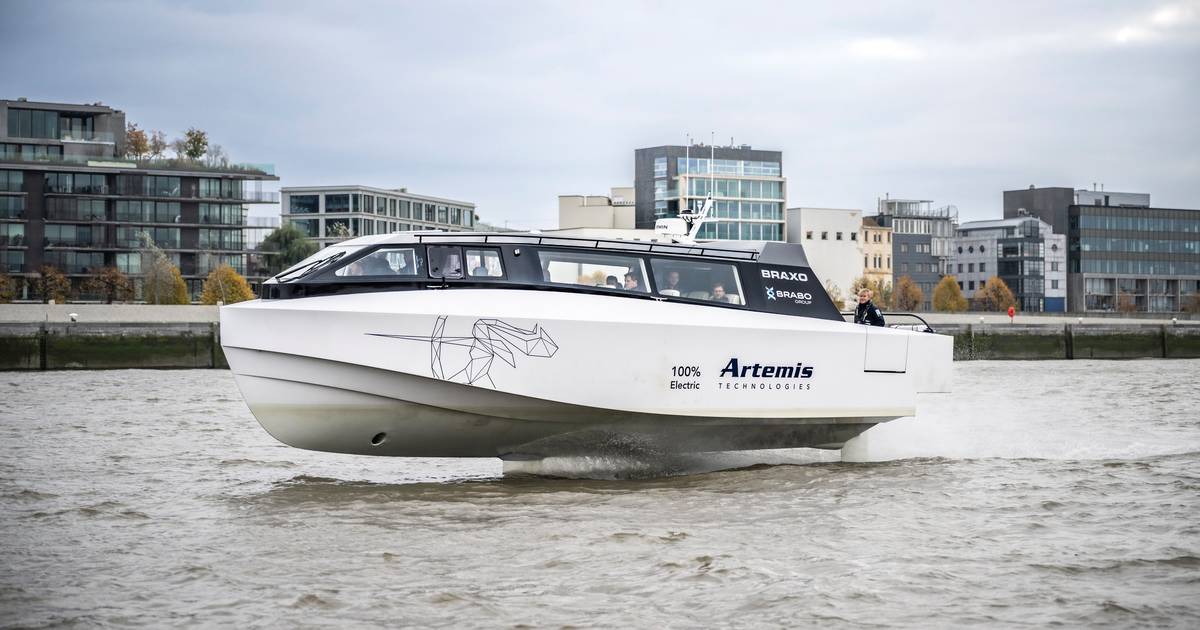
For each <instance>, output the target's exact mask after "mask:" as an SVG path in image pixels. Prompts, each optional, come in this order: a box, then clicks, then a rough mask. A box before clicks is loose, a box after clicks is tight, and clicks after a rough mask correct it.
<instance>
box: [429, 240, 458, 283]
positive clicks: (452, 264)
mask: <svg viewBox="0 0 1200 630" xmlns="http://www.w3.org/2000/svg"><path fill="white" fill-rule="evenodd" d="M429 277H430V278H446V279H448V280H457V279H460V278H462V277H463V258H462V248H461V247H452V246H443V245H437V246H430V247H429Z"/></svg>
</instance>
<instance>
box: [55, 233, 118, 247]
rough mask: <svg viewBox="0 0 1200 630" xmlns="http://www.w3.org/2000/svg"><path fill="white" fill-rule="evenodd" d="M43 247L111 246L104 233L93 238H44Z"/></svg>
mask: <svg viewBox="0 0 1200 630" xmlns="http://www.w3.org/2000/svg"><path fill="white" fill-rule="evenodd" d="M42 246H43V247H87V248H96V247H111V245H107V244H106V243H105V241H104V237H103V236H102V235H99V234H97V235H95V236H93V237H91V238H43V239H42Z"/></svg>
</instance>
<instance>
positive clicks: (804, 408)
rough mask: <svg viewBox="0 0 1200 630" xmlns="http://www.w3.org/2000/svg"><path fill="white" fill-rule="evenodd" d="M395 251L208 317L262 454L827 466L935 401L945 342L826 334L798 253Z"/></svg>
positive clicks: (824, 302) (641, 244) (880, 332)
mask: <svg viewBox="0 0 1200 630" xmlns="http://www.w3.org/2000/svg"><path fill="white" fill-rule="evenodd" d="M660 228H661V231H663V232H664V234H668V235H670V234H675V237H672V238H670V239H663V240H658V241H636V240H620V239H612V240H608V239H594V238H577V237H564V236H556V235H548V234H540V233H510V232H504V233H473V232H468V233H448V232H407V233H397V234H388V235H373V236H364V237H360V238H355V239H353V240H348V241H345V242H342V243H340V244H335V245H331V246H329V247H327V248H325V249H323V250H321V251H320V252H318V253H317V254H315V255H313V256H312V257H310V258H308V259H306V260H304V261H301V262H300V263H299V264H297V265H295V266H293V267H292V268H290V269H287V270H286V271H284V272H283V273H280V274H279V275H277V276H275V277H274V278H271V279H270V280H268V281H266V282H265V283H264V284H263V287H262V295H261V298H260V299H257V300H253V301H248V302H242V303H238V304H232V305H227V306H224V307H222V308H221V345H222V347H223V349H224V352H225V357H226V359H227V361H228V363H229V366H230V369H231V370H232V372H233V375H234V378H235V380H236V382H237V385H238V387H239V389H240V390H241V393H242V395H243V396H244V398H245V400H246V402H247V404H248V406H249V408H250V410H251V412H252V413H253V414H254V416H255V417H256V418H257V419H258V421H259V422H260V423H261V424H262V426H263V428H265V429H266V431H267V432H268V433H270V434H271V435H272V436H274V437H275V438H276V439H277V440H279V441H281V442H283V443H285V444H288V445H291V446H294V447H299V448H304V449H312V450H317V451H329V452H336V453H353V454H361V455H387V456H407V457H499V458H501V459H504V460H507V461H528V460H539V459H542V458H546V457H552V456H570V455H588V454H591V453H595V452H597V451H599V450H603V449H612V448H629V449H634V450H644V451H646V452H653V453H697V452H710V451H738V450H756V449H780V448H799V447H807V448H818V449H838V448H842V447H843V446H844V445H845V444H846V443H847V441H849V440H851V439H853V438H854V437H856V436H858V435H859V434H861V433H862V432H864V431H866V430H867V429H869V428H871V427H872V426H875V425H876V424H879V423H882V422H887V421H890V420H893V419H896V418H901V417H905V416H912V415H914V414H915V412H916V397H917V394H918V393H922V392H942V391H948V389H949V386H950V371H951V354H952V338H951V337H948V336H945V335H939V334H934V333H931V332H924V331H921V330H911V329H902V328H887V327H870V326H862V325H855V324H853V323H849V322H847V321H845V319H844V318H843V316H842V315H841V314H840V313H839V311H838V309H837V308H835V306H834V304H833V303H832V301H831V300H830V299H829V297H828V295H827V294H826V292H825V291H824V290H823V289H822V285H821V283H820V281H819V280H818V279H817V277H816V275H815V274H814V273H813V271H812V269H811V267H810V266H809V264H808V262H807V260H806V257H805V254H804V250H803V247H802V246H801V245H799V244H789V243H782V242H745V241H695V240H693V239H691V238H689V236H690V235H691V234H694V233H695V231H696V230H695V229H694V226H692V225H690V224H687V225H683V226H681V227H679V226H670V225H667V226H660Z"/></svg>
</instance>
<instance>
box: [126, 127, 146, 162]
mask: <svg viewBox="0 0 1200 630" xmlns="http://www.w3.org/2000/svg"><path fill="white" fill-rule="evenodd" d="M149 154H150V139H149V138H148V137H146V132H145V131H142V130H141V129H138V126H137V124H136V123H129V124H128V125H126V127H125V156H126V157H131V158H133V159H135V160H141V159H143V158H145V157H146V156H147V155H149Z"/></svg>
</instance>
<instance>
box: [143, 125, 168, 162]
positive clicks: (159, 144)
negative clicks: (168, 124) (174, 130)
mask: <svg viewBox="0 0 1200 630" xmlns="http://www.w3.org/2000/svg"><path fill="white" fill-rule="evenodd" d="M169 147H170V145H169V144H167V134H165V133H163V132H161V131H158V130H155V131H151V132H150V143H149V145H147V152H148V153H149V154H150V157H152V158H154V159H156V160H161V159H162V158H163V157H165V156H166V153H167V149H168V148H169Z"/></svg>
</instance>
